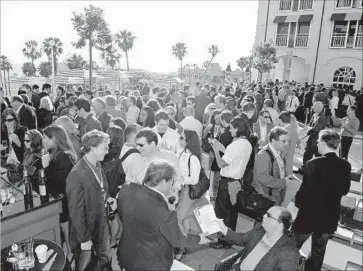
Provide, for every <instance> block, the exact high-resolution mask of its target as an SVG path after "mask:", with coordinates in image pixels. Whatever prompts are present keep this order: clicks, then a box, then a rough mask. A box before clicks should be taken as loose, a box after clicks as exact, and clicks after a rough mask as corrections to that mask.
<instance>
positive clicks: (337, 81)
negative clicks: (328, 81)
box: [333, 66, 356, 89]
mask: <svg viewBox="0 0 363 271" xmlns="http://www.w3.org/2000/svg"><path fill="white" fill-rule="evenodd" d="M355 78H356V74H355V71H354V70H353V69H352V68H351V67H348V66H343V67H341V68H339V69H337V70H336V71H335V72H334V77H333V85H334V86H335V87H340V88H343V87H344V86H348V87H349V88H350V89H353V86H354V83H355Z"/></svg>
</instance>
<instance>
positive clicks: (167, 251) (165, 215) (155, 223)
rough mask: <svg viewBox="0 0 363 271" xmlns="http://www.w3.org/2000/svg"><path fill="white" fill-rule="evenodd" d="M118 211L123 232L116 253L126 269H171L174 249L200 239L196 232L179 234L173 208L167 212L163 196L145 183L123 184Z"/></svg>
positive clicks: (192, 244) (189, 245)
mask: <svg viewBox="0 0 363 271" xmlns="http://www.w3.org/2000/svg"><path fill="white" fill-rule="evenodd" d="M118 213H119V215H120V218H121V221H122V224H123V232H122V236H121V239H120V243H119V247H118V251H117V255H118V260H119V263H120V266H121V267H122V268H124V269H126V270H127V271H132V270H170V268H171V266H172V264H173V259H174V257H173V248H181V249H184V248H190V247H192V246H194V245H197V244H198V243H199V242H200V237H199V236H198V235H195V234H188V235H183V234H182V232H181V231H180V227H179V225H178V218H177V213H176V211H169V209H168V205H167V203H166V201H165V199H164V197H163V196H162V195H161V194H159V193H158V192H156V191H154V190H152V189H150V188H148V187H147V186H143V185H139V184H135V183H129V184H124V185H123V186H122V187H121V190H120V193H119V196H118Z"/></svg>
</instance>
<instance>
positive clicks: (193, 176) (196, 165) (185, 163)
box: [179, 150, 201, 185]
mask: <svg viewBox="0 0 363 271" xmlns="http://www.w3.org/2000/svg"><path fill="white" fill-rule="evenodd" d="M189 158H190V164H189ZM179 169H180V175H181V176H182V179H183V180H182V182H183V184H184V185H188V184H197V183H198V181H199V175H200V169H201V165H200V161H199V159H198V158H197V157H196V156H195V155H193V154H192V153H191V152H190V151H189V150H183V151H181V153H180V154H179ZM189 170H190V176H189Z"/></svg>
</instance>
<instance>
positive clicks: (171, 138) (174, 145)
mask: <svg viewBox="0 0 363 271" xmlns="http://www.w3.org/2000/svg"><path fill="white" fill-rule="evenodd" d="M152 129H153V130H154V131H155V133H156V134H157V136H158V142H159V144H158V145H159V146H160V145H161V144H162V143H164V142H165V143H166V144H167V145H168V147H169V148H170V147H171V150H170V151H171V152H172V153H174V154H176V153H177V152H178V150H179V138H180V135H179V133H178V132H177V131H175V130H173V129H171V128H168V129H167V130H166V132H165V133H164V135H163V137H161V136H160V134H159V133H158V131H157V130H156V127H154V128H152Z"/></svg>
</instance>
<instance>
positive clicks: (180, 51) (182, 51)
mask: <svg viewBox="0 0 363 271" xmlns="http://www.w3.org/2000/svg"><path fill="white" fill-rule="evenodd" d="M171 49H172V51H173V56H175V57H176V58H177V59H178V60H179V61H180V79H182V74H183V59H184V57H185V55H186V54H187V53H188V52H187V46H186V45H185V43H182V42H177V43H176V44H175V45H173V47H171Z"/></svg>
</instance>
